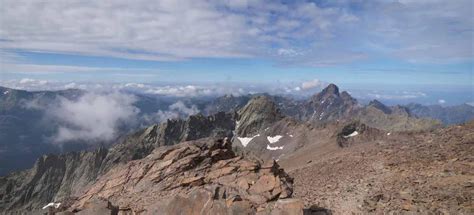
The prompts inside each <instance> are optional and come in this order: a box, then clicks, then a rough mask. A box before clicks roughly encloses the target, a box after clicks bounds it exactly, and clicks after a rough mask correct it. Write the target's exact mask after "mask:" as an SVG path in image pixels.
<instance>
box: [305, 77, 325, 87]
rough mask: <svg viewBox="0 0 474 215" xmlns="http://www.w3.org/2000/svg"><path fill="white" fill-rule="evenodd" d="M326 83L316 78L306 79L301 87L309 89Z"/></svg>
mask: <svg viewBox="0 0 474 215" xmlns="http://www.w3.org/2000/svg"><path fill="white" fill-rule="evenodd" d="M323 85H324V83H323V82H321V81H320V80H318V79H314V80H311V81H306V82H303V83H301V89H303V90H309V89H314V88H321V87H322V86H323Z"/></svg>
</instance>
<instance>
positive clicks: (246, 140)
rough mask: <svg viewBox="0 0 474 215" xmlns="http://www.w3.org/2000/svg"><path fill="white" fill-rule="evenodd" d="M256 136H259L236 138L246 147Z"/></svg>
mask: <svg viewBox="0 0 474 215" xmlns="http://www.w3.org/2000/svg"><path fill="white" fill-rule="evenodd" d="M258 136H260V134H257V135H255V136H253V137H237V139H239V141H240V143H242V145H243V146H244V147H246V146H247V145H248V144H249V143H250V141H252V139H253V138H255V137H258Z"/></svg>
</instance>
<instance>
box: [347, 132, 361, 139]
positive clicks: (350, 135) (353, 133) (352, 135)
mask: <svg viewBox="0 0 474 215" xmlns="http://www.w3.org/2000/svg"><path fill="white" fill-rule="evenodd" d="M358 134H359V132H357V131H354V132H352V134H349V135H347V136H344V138H349V137H354V136H357V135H358Z"/></svg>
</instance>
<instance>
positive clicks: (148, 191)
mask: <svg viewBox="0 0 474 215" xmlns="http://www.w3.org/2000/svg"><path fill="white" fill-rule="evenodd" d="M292 189H293V188H292V179H291V178H290V177H288V175H287V174H286V173H285V172H284V171H283V170H282V169H280V168H279V166H278V165H277V164H276V163H275V162H273V161H269V162H266V163H262V162H260V161H258V160H250V159H248V158H244V157H241V156H237V155H235V153H234V152H233V151H232V149H231V143H230V142H229V141H226V140H213V139H200V140H197V141H191V142H184V143H180V144H178V145H175V146H171V147H162V148H159V149H156V150H155V151H153V153H151V154H150V155H148V156H147V157H145V158H143V159H141V160H136V161H132V162H129V163H127V164H124V165H119V166H116V167H115V168H113V169H111V170H110V171H109V172H108V173H106V174H105V175H103V176H101V177H100V178H99V179H98V181H97V182H95V183H94V185H92V186H91V187H90V188H88V189H87V190H86V191H85V192H84V194H83V195H82V196H80V197H79V198H78V199H77V200H75V201H73V202H71V203H70V205H63V207H62V208H65V209H67V211H70V212H74V213H78V214H101V213H97V212H98V211H100V212H104V211H109V212H108V213H107V214H110V213H111V212H112V211H114V210H115V213H126V214H254V213H257V212H258V213H259V214H271V213H275V212H277V211H280V212H283V211H286V212H288V211H289V210H290V211H291V210H292V209H295V208H294V207H297V208H296V209H299V212H300V213H302V204H301V203H299V201H298V200H296V199H288V198H290V197H291V195H292ZM280 199H282V200H280ZM283 199H284V200H283ZM104 201H105V202H107V203H104ZM57 210H62V209H57Z"/></svg>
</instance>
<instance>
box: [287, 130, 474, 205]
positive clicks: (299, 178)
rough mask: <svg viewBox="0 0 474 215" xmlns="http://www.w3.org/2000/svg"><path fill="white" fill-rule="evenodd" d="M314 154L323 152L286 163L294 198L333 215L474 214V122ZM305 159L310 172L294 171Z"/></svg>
mask: <svg viewBox="0 0 474 215" xmlns="http://www.w3.org/2000/svg"><path fill="white" fill-rule="evenodd" d="M331 146H332V145H331ZM325 148H327V149H328V150H327V151H326V153H322V152H321V149H323V150H324V149H325ZM313 149H318V150H319V151H312V150H311V147H310V148H307V149H302V151H303V152H304V153H300V155H298V156H297V157H294V159H291V158H290V159H288V160H287V161H283V164H282V165H283V166H284V167H285V168H286V167H288V168H289V169H293V170H292V171H290V175H291V176H292V177H294V179H295V182H294V197H295V198H301V199H303V201H304V203H305V206H306V207H310V206H318V207H322V208H327V209H329V210H331V211H332V212H333V214H368V213H373V214H400V213H402V214H405V213H407V214H474V203H473V197H474V123H473V122H471V123H470V124H467V125H463V126H453V127H449V128H444V129H439V130H436V131H434V132H427V133H416V134H392V135H391V136H389V137H384V138H381V140H376V141H371V142H369V143H367V142H366V143H358V144H353V145H352V146H350V147H347V148H342V149H340V150H335V149H334V147H313ZM302 160H305V165H303V166H304V167H302V168H294V167H292V162H293V163H294V165H298V166H300V165H301V163H302Z"/></svg>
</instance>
